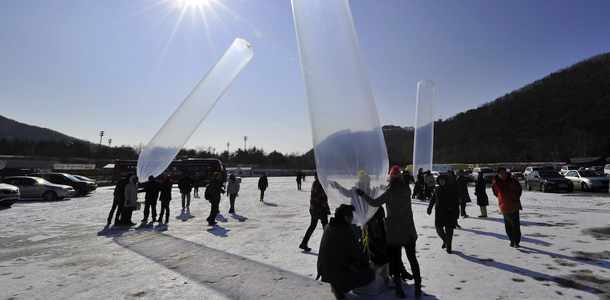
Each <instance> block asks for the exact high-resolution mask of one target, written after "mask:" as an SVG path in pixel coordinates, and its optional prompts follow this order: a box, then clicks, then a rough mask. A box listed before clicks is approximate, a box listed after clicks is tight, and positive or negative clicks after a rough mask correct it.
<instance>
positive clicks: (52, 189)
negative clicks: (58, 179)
mask: <svg viewBox="0 0 610 300" xmlns="http://www.w3.org/2000/svg"><path fill="white" fill-rule="evenodd" d="M2 183H8V184H11V185H14V186H16V187H18V188H19V193H20V196H21V199H23V198H43V199H45V200H55V199H63V198H66V197H71V196H73V195H74V194H75V193H76V192H75V191H74V188H72V187H71V186H69V185H61V184H54V183H50V182H48V181H46V180H44V179H42V178H40V177H34V176H8V177H4V179H2Z"/></svg>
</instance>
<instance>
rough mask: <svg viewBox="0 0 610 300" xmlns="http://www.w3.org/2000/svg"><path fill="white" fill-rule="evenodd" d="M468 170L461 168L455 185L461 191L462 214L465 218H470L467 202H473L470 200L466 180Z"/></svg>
mask: <svg viewBox="0 0 610 300" xmlns="http://www.w3.org/2000/svg"><path fill="white" fill-rule="evenodd" d="M464 176H466V172H464V170H460V171H459V172H458V177H457V179H456V180H455V185H456V186H457V188H458V191H459V192H460V209H461V211H460V214H461V216H462V217H463V218H468V214H466V203H469V202H472V201H471V200H470V195H469V194H468V183H467V182H466V178H465V177H464Z"/></svg>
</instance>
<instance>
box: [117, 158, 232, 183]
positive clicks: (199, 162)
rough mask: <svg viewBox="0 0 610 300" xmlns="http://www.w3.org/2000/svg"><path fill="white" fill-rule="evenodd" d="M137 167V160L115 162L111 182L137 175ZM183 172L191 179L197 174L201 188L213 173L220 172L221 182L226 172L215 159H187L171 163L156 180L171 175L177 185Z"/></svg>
mask: <svg viewBox="0 0 610 300" xmlns="http://www.w3.org/2000/svg"><path fill="white" fill-rule="evenodd" d="M137 165H138V161H137V160H117V161H116V162H115V163H114V171H113V173H112V182H113V183H116V182H117V181H118V180H119V179H121V178H123V177H125V175H127V173H129V172H131V173H133V174H137ZM184 172H188V173H189V175H190V176H191V177H195V173H197V172H199V176H200V177H201V179H202V180H203V186H207V185H208V182H209V181H210V178H211V177H212V175H213V174H214V172H220V174H221V175H222V178H223V180H225V178H226V170H225V167H224V166H223V165H222V162H220V160H218V159H215V158H189V159H187V160H174V161H172V162H171V163H170V164H169V166H168V167H167V169H165V171H164V172H163V173H162V174H161V175H159V176H158V177H157V179H158V180H163V178H165V176H166V175H171V176H172V181H173V182H174V183H178V181H179V180H180V179H181V178H182V174H183V173H184Z"/></svg>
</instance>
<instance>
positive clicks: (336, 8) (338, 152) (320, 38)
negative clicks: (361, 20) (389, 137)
mask: <svg viewBox="0 0 610 300" xmlns="http://www.w3.org/2000/svg"><path fill="white" fill-rule="evenodd" d="M292 11H293V15H294V23H295V27H296V34H297V42H298V46H299V54H300V58H301V69H302V71H303V81H304V83H305V92H306V94H307V104H308V107H309V120H310V122H311V131H312V139H313V147H314V154H315V159H316V167H317V170H318V178H319V179H320V182H321V183H322V186H323V187H324V190H325V191H326V193H327V195H328V198H329V201H330V202H331V204H332V205H334V206H335V207H337V206H339V205H340V204H342V203H345V204H352V205H354V206H356V212H355V214H354V221H355V223H356V224H365V223H366V222H367V221H368V220H369V219H370V218H371V217H372V216H373V214H374V213H375V211H376V210H377V209H376V208H373V207H371V206H369V205H368V204H366V202H364V200H362V199H361V198H360V197H359V196H358V195H356V192H355V191H356V187H357V184H358V182H359V178H358V173H359V172H360V171H363V173H366V174H368V175H367V176H368V177H369V178H370V181H368V182H366V181H365V182H363V181H360V186H362V187H363V188H362V189H363V190H366V191H367V193H368V194H369V195H370V196H372V197H376V196H378V195H380V194H381V192H382V189H383V188H384V187H385V185H386V184H387V174H388V168H389V167H388V154H387V149H386V145H385V141H384V139H383V133H382V131H381V125H380V123H379V117H378V115H377V108H376V107H375V101H374V99H373V93H372V91H371V86H370V83H369V80H368V77H367V73H366V69H365V67H364V61H363V59H362V54H361V52H360V45H359V43H358V38H357V36H356V29H355V27H354V22H353V19H352V14H351V11H350V8H349V4H348V2H347V1H346V0H338V1H334V0H333V1H311V0H293V1H292ZM363 184H364V185H368V187H366V188H364V186H363Z"/></svg>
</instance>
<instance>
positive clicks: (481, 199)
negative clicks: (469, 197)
mask: <svg viewBox="0 0 610 300" xmlns="http://www.w3.org/2000/svg"><path fill="white" fill-rule="evenodd" d="M485 188H486V184H485V179H484V178H483V173H482V172H480V173H479V175H477V183H476V184H475V187H474V194H475V196H477V205H478V206H479V207H480V208H481V215H480V216H479V218H487V206H488V205H489V198H488V197H487V192H485Z"/></svg>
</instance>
